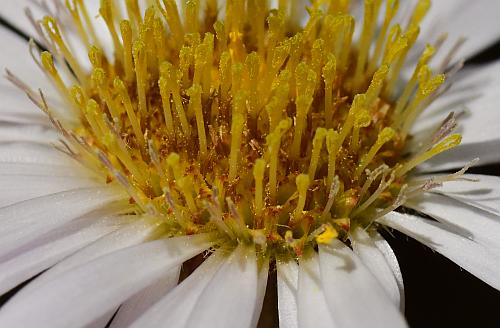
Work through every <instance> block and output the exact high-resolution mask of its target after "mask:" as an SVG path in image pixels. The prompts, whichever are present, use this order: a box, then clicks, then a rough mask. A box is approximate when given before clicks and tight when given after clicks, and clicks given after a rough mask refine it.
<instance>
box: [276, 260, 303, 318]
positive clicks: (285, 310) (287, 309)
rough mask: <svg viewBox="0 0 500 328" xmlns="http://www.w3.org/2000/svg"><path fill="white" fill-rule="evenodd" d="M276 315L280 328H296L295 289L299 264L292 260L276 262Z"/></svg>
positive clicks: (296, 288) (297, 282)
mask: <svg viewBox="0 0 500 328" xmlns="http://www.w3.org/2000/svg"><path fill="white" fill-rule="evenodd" d="M277 271H278V315H279V323H280V328H298V326H299V323H298V321H297V290H298V287H299V286H298V285H299V266H298V265H297V263H295V262H293V261H288V262H285V263H282V262H277Z"/></svg>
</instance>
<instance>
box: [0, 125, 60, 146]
mask: <svg viewBox="0 0 500 328" xmlns="http://www.w3.org/2000/svg"><path fill="white" fill-rule="evenodd" d="M59 138H60V136H59V134H58V133H57V132H56V131H55V130H54V129H52V128H49V127H47V126H45V125H40V124H15V123H6V122H0V142H2V143H4V142H16V141H21V142H34V143H41V144H47V145H48V144H53V143H56V142H57V141H58V139H59Z"/></svg>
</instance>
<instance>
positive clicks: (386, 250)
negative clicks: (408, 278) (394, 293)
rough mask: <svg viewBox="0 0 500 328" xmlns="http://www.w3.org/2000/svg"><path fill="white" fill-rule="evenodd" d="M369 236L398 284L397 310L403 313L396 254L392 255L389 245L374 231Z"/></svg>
mask: <svg viewBox="0 0 500 328" xmlns="http://www.w3.org/2000/svg"><path fill="white" fill-rule="evenodd" d="M370 236H371V237H372V239H373V241H374V242H375V246H376V247H377V248H378V249H379V251H381V252H382V254H383V255H384V257H385V260H386V261H387V263H388V264H389V266H390V268H391V270H392V274H393V275H394V278H395V279H396V283H397V284H398V288H399V298H400V304H399V308H400V310H401V312H404V309H405V286H404V283H403V275H402V274H401V269H400V268H399V263H398V259H397V257H396V254H394V251H393V250H392V247H391V245H389V243H388V242H387V241H386V240H385V239H384V237H382V236H381V235H380V234H379V233H378V232H376V231H374V232H372V233H371V234H370Z"/></svg>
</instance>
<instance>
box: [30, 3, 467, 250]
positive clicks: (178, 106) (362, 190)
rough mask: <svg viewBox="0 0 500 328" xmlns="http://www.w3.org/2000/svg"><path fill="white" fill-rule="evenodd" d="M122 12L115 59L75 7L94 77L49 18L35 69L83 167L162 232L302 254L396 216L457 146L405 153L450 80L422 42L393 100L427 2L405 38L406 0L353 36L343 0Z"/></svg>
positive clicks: (114, 27)
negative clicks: (427, 165)
mask: <svg viewBox="0 0 500 328" xmlns="http://www.w3.org/2000/svg"><path fill="white" fill-rule="evenodd" d="M125 3H126V5H125V8H124V9H126V10H125V11H126V12H127V17H128V19H123V17H122V14H121V12H120V9H119V7H118V5H117V4H115V3H114V2H113V1H109V0H103V1H101V8H100V16H101V18H102V19H103V20H104V22H105V23H106V26H107V28H108V33H109V35H110V36H111V40H112V45H113V46H112V48H111V51H110V53H112V54H113V56H109V55H106V53H108V52H109V51H107V50H105V48H103V47H102V43H101V41H99V39H98V38H97V36H96V34H97V33H96V30H95V28H94V23H93V22H92V21H91V20H90V19H89V17H91V15H90V14H89V13H88V11H87V8H86V7H85V4H84V3H83V1H82V0H74V1H71V2H68V12H69V14H70V15H69V16H68V17H69V19H71V20H72V23H73V24H72V25H73V27H74V31H73V33H77V34H78V35H79V37H80V41H81V43H82V44H83V45H84V46H86V47H87V48H88V57H89V59H90V64H91V69H90V71H89V70H88V69H87V68H86V67H85V65H83V64H82V61H81V60H78V59H77V56H76V54H75V53H74V52H72V51H71V50H70V49H71V47H70V45H69V43H68V42H67V41H66V39H65V38H64V37H63V35H65V34H66V32H68V31H65V30H63V26H62V25H59V24H58V23H57V22H56V20H55V19H54V18H51V17H46V18H44V19H43V21H42V23H41V25H42V26H43V28H44V29H43V30H44V34H45V36H46V39H47V40H48V48H49V50H50V53H49V52H42V53H41V57H40V58H41V60H40V64H41V65H42V66H43V68H44V69H45V72H46V73H47V74H48V75H49V76H50V77H51V79H52V81H53V82H54V85H55V86H56V88H57V89H58V91H59V92H60V93H61V95H62V96H63V98H64V99H65V101H66V103H67V107H68V110H71V111H72V115H73V117H74V118H76V123H75V122H70V121H67V122H66V121H65V120H64V119H63V118H62V117H58V116H57V115H56V114H55V111H54V110H51V109H50V108H48V106H47V105H46V104H43V106H42V107H43V109H44V110H45V111H46V112H47V113H48V114H49V115H50V116H51V117H52V118H53V120H54V122H56V125H57V126H58V127H59V128H60V129H61V130H62V132H63V133H64V134H65V136H66V137H67V143H68V147H71V149H72V153H73V154H75V156H77V158H78V160H79V161H81V162H82V163H84V164H85V165H87V166H91V167H93V168H95V170H96V171H98V172H105V174H106V175H107V182H108V183H115V182H117V183H119V184H121V185H122V186H123V187H124V188H125V189H126V190H127V192H128V193H129V194H130V196H131V202H132V203H133V204H135V208H136V211H137V213H138V214H140V213H147V214H149V215H151V216H152V217H155V218H157V219H158V220H160V221H161V222H162V224H164V225H165V231H166V232H165V233H166V234H169V235H179V234H181V235H182V234H193V233H199V232H205V231H215V232H217V234H218V235H219V236H220V237H221V239H222V240H224V241H225V242H228V243H232V244H235V243H242V242H243V243H254V244H255V245H256V246H257V248H258V249H259V250H261V251H262V252H264V253H267V254H272V255H273V256H284V257H288V256H292V257H296V256H300V255H301V254H302V253H303V251H304V250H305V248H310V247H314V246H315V245H316V243H326V242H329V241H330V240H331V239H332V238H341V239H345V238H347V236H348V234H349V232H350V229H352V228H353V227H356V226H362V227H366V226H368V225H370V224H371V223H372V222H373V221H374V220H375V219H376V218H378V217H380V216H381V215H383V214H384V213H387V211H390V210H393V209H395V208H397V207H398V206H400V205H401V204H402V203H403V202H404V200H405V197H407V196H408V192H409V188H408V186H407V185H406V184H405V178H406V176H407V173H408V172H409V171H410V170H412V169H413V168H414V167H415V166H416V165H418V164H420V163H421V162H423V161H425V160H427V159H429V158H430V157H432V156H434V155H436V154H438V153H440V152H442V151H445V150H447V149H449V148H451V147H454V146H455V145H457V144H458V143H459V142H460V136H459V135H452V134H450V133H449V131H447V130H446V129H445V128H441V129H440V130H438V132H440V133H436V134H435V135H434V136H433V138H431V139H429V140H428V141H427V142H426V143H424V144H423V148H422V149H421V150H420V151H417V152H414V153H412V154H411V153H410V154H409V153H408V151H407V150H406V148H405V144H406V141H407V140H409V138H410V135H409V133H410V128H411V126H412V124H413V122H414V121H415V119H416V118H417V117H418V115H419V114H420V113H421V112H422V111H423V110H424V109H425V107H427V106H428V105H429V103H430V102H431V101H432V100H433V98H434V97H435V96H436V95H437V94H438V93H439V90H440V87H441V86H442V84H443V82H444V75H443V74H433V73H432V72H431V70H430V68H429V66H428V62H429V61H430V60H431V58H432V57H433V54H434V47H432V46H430V45H428V46H427V47H426V48H425V50H424V51H423V52H422V53H421V55H420V57H419V60H418V62H417V63H416V65H414V67H415V68H414V71H413V74H411V73H410V74H409V76H407V77H406V80H407V82H406V84H405V85H403V87H402V88H401V89H398V90H401V91H400V92H397V87H398V86H399V85H398V84H400V83H401V82H403V80H404V78H401V76H402V75H403V72H404V70H403V65H404V64H407V63H408V62H409V59H408V57H409V56H408V54H409V52H410V50H411V49H412V48H414V45H415V42H416V40H417V36H418V34H419V27H418V24H419V23H420V21H421V20H422V19H423V17H424V16H425V14H426V12H427V10H428V8H429V5H430V4H429V1H420V2H419V3H418V5H417V6H416V8H415V9H414V10H413V12H412V15H411V17H410V18H409V20H408V22H407V24H405V27H402V26H401V25H399V24H397V23H394V22H393V20H394V19H395V17H396V14H397V12H398V1H395V0H392V1H391V0H389V1H387V4H386V6H385V8H384V6H382V5H381V3H382V1H381V0H366V1H365V2H364V8H363V9H364V10H363V12H364V16H363V19H362V24H360V29H361V32H360V34H359V36H354V30H355V29H354V27H355V18H354V17H353V16H351V15H350V13H349V1H345V0H331V1H319V0H318V1H312V5H311V7H310V8H308V10H307V12H306V11H305V10H302V8H299V7H298V4H299V3H300V2H299V1H289V2H287V1H280V2H279V3H280V5H279V8H277V9H270V8H269V7H268V4H267V1H251V0H248V1H243V0H234V1H227V3H226V8H225V15H224V17H225V18H220V17H219V16H220V15H219V8H218V4H217V1H216V0H212V1H194V0H193V1H186V2H185V3H184V4H183V6H182V8H178V7H177V4H176V1H174V0H163V1H157V3H156V5H155V6H152V7H150V8H148V9H147V10H146V11H145V14H144V15H141V12H140V10H139V6H138V3H137V0H136V1H134V0H132V1H126V2H125ZM202 4H203V5H202ZM379 13H383V14H379ZM92 14H93V13H92ZM379 16H381V17H382V25H381V27H380V29H379V30H378V33H375V31H376V26H377V21H378V20H379ZM302 18H307V19H306V22H305V23H304V22H303V21H301V19H302ZM106 46H108V45H106ZM107 48H109V47H107ZM107 48H106V49H107ZM53 58H56V59H57V60H58V61H56V62H57V64H56V63H54V59H53ZM68 72H70V74H68ZM443 126H444V125H443ZM76 154H77V155H76Z"/></svg>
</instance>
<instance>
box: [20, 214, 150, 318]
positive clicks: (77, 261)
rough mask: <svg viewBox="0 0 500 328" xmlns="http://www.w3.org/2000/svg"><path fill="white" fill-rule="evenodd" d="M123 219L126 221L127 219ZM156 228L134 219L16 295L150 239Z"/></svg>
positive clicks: (37, 279) (142, 220) (48, 271)
mask: <svg viewBox="0 0 500 328" xmlns="http://www.w3.org/2000/svg"><path fill="white" fill-rule="evenodd" d="M124 219H125V220H127V217H125V218H124ZM156 228H157V224H154V223H152V222H151V221H150V219H148V218H135V219H134V221H133V223H130V224H128V225H126V226H124V227H123V228H120V229H119V230H117V231H115V232H112V233H110V234H108V235H106V236H104V237H102V238H100V239H98V240H97V241H95V242H94V243H92V244H90V245H89V246H87V247H85V248H83V249H81V250H80V251H78V252H76V253H75V254H73V255H71V256H69V257H67V258H65V259H64V261H61V262H59V263H58V264H56V265H55V266H54V267H52V268H51V269H49V270H47V271H46V272H44V273H43V274H42V275H40V276H39V277H37V278H36V279H35V280H33V281H32V282H30V283H29V284H28V285H27V286H25V287H24V288H23V289H22V290H20V291H19V292H18V294H19V295H24V294H26V293H27V294H29V293H31V291H32V290H34V289H36V288H38V287H39V286H41V285H44V284H46V283H47V282H49V281H51V280H54V279H56V278H57V277H58V276H59V275H61V274H62V273H64V272H67V271H69V270H71V269H74V268H76V267H78V266H81V265H83V264H85V263H88V262H90V261H92V260H95V259H97V258H99V257H102V256H104V255H107V254H110V253H113V252H116V251H118V250H121V249H124V248H127V247H130V246H134V245H138V244H140V243H143V242H145V241H146V240H147V239H149V238H151V236H152V234H153V233H154V231H155V230H156ZM113 314H114V312H113V313H111V315H113Z"/></svg>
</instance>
